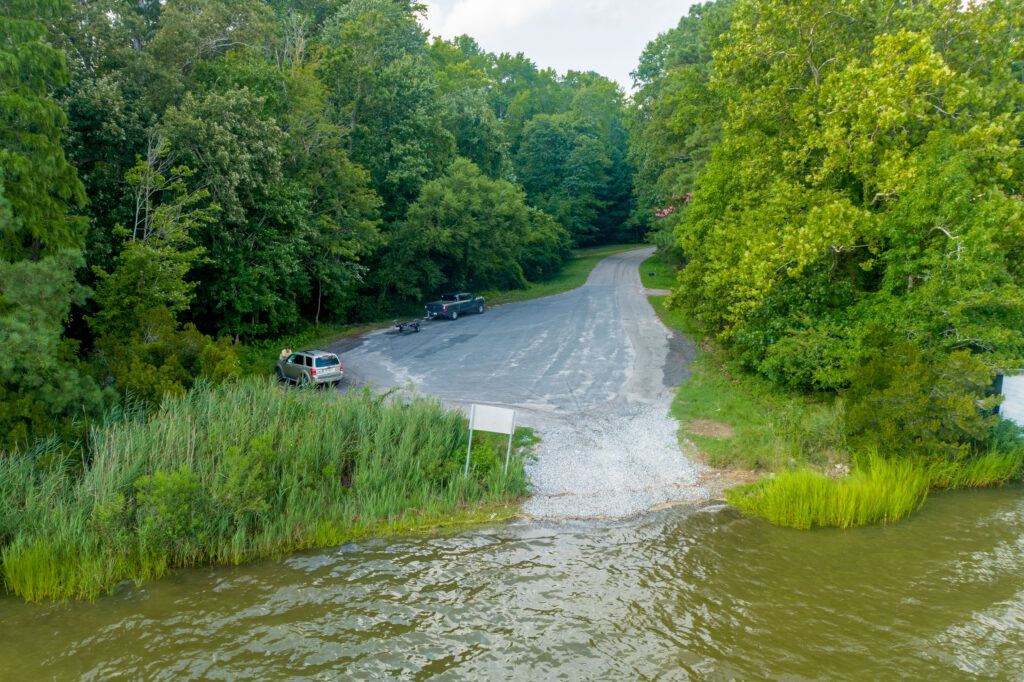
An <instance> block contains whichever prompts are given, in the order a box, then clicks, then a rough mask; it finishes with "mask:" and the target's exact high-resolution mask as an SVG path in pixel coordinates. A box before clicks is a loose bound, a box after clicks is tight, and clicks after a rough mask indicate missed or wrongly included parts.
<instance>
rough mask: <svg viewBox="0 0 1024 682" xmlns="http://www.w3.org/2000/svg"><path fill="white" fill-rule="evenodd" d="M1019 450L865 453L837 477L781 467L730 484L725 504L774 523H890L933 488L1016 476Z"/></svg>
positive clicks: (1021, 462) (1023, 458) (1021, 461)
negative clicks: (930, 457)
mask: <svg viewBox="0 0 1024 682" xmlns="http://www.w3.org/2000/svg"><path fill="white" fill-rule="evenodd" d="M1022 466H1024V450H1018V451H1016V452H998V451H993V452H989V453H985V454H983V455H980V456H978V457H976V458H972V459H969V460H963V461H958V462H929V461H927V460H922V459H909V458H908V459H884V458H882V457H879V456H877V455H874V454H872V455H869V456H868V457H867V458H865V459H864V461H859V462H858V466H857V467H856V468H855V469H854V470H853V472H852V473H851V474H850V475H849V476H847V477H845V478H839V479H833V478H830V477H828V476H826V475H824V474H822V473H820V472H818V471H814V470H811V469H800V470H794V471H784V472H782V473H779V474H777V475H776V476H774V477H773V478H767V479H764V480H761V481H758V482H757V483H754V484H752V485H749V486H743V487H739V488H733V489H732V490H729V491H728V493H727V496H726V499H727V501H728V502H729V504H731V505H733V506H735V507H738V508H739V509H741V510H743V511H744V512H746V513H748V514H755V515H757V516H761V517H764V518H765V519H768V520H769V521H770V522H772V523H774V524H775V525H777V526H788V527H791V528H801V529H808V528H812V527H814V526H819V527H838V528H852V527H855V526H867V525H871V524H876V523H892V522H894V521H898V520H900V519H902V518H903V517H905V516H907V515H908V514H910V513H911V512H913V511H915V510H916V509H918V508H919V507H920V506H921V505H922V504H924V501H925V498H926V497H927V496H928V493H929V492H930V491H932V490H936V489H950V490H953V489H957V488H981V487H988V486H997V485H1002V484H1004V483H1006V482H1008V481H1010V480H1012V479H1016V478H1019V477H1020V475H1021V472H1022Z"/></svg>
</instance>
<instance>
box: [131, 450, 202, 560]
mask: <svg viewBox="0 0 1024 682" xmlns="http://www.w3.org/2000/svg"><path fill="white" fill-rule="evenodd" d="M135 489H136V491H137V493H138V494H137V497H136V513H137V522H138V529H139V539H140V540H141V543H142V546H143V547H144V548H145V550H146V551H147V552H148V553H151V554H154V555H165V556H168V557H170V558H171V559H172V563H174V562H175V561H176V560H178V559H180V558H182V557H185V556H188V555H189V554H191V553H192V552H194V551H195V549H196V548H198V547H201V546H202V545H203V544H205V541H206V539H207V528H208V526H209V524H208V521H209V516H210V514H209V508H210V505H209V498H208V497H207V495H206V494H205V490H203V483H202V481H201V480H200V478H199V475H198V474H196V473H195V472H194V471H189V470H187V469H186V468H184V467H182V468H180V469H178V470H177V471H157V472H155V473H154V474H152V475H151V476H145V477H143V478H140V479H139V480H137V481H136V482H135Z"/></svg>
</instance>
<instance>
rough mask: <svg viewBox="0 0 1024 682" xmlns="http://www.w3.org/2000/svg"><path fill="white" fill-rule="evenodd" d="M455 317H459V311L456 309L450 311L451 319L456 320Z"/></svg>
mask: <svg viewBox="0 0 1024 682" xmlns="http://www.w3.org/2000/svg"><path fill="white" fill-rule="evenodd" d="M457 319H459V311H458V310H453V311H452V320H457Z"/></svg>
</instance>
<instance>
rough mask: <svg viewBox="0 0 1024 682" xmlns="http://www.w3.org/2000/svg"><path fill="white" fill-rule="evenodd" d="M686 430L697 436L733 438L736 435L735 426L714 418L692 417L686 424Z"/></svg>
mask: <svg viewBox="0 0 1024 682" xmlns="http://www.w3.org/2000/svg"><path fill="white" fill-rule="evenodd" d="M686 430H687V431H689V432H690V433H692V434H693V435H695V436H706V437H708V438H732V437H733V436H735V435H736V430H735V429H734V428H732V427H731V426H729V425H728V424H723V423H722V422H716V421H715V420H713V419H691V420H690V421H689V423H688V424H687V425H686Z"/></svg>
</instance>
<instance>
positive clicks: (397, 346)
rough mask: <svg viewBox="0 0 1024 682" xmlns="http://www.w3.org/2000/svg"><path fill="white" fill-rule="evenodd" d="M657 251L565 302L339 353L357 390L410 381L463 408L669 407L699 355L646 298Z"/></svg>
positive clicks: (596, 278) (520, 306) (613, 259)
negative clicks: (649, 262)
mask: <svg viewBox="0 0 1024 682" xmlns="http://www.w3.org/2000/svg"><path fill="white" fill-rule="evenodd" d="M651 253H652V249H642V250H639V251H630V252H627V253H622V254H617V255H614V256H610V257H609V258H606V259H605V260H603V261H601V262H600V263H599V264H598V265H597V267H595V268H594V271H593V272H592V273H591V275H590V278H589V279H588V280H587V283H586V284H585V285H584V286H582V287H580V288H579V289H575V290H573V291H570V292H567V293H564V294H559V295H557V296H550V297H548V298H542V299H536V300H533V301H526V302H523V303H513V304H508V305H502V306H497V307H494V308H489V309H488V310H487V312H485V313H484V314H482V315H465V316H460V317H459V319H458V320H455V321H454V322H452V321H449V320H436V321H432V322H426V323H425V324H424V325H423V327H422V328H421V331H420V332H419V333H408V332H407V333H403V334H396V333H393V332H392V331H391V330H383V331H378V332H373V333H371V334H368V335H367V336H365V337H363V338H362V339H360V340H358V341H357V342H356V344H357V345H356V347H354V348H353V347H352V345H353V343H352V342H351V341H343V342H341V343H339V344H337V345H335V346H333V347H332V350H335V351H336V352H338V353H339V355H340V356H341V359H342V364H343V365H344V367H345V373H346V375H347V376H349V377H350V378H351V380H353V381H355V382H357V383H366V382H372V383H374V384H377V385H378V386H388V387H390V386H395V385H400V384H403V383H406V382H410V381H411V382H412V384H413V385H414V387H415V389H416V390H418V391H420V392H422V393H429V394H432V395H437V396H440V397H442V398H444V399H445V400H448V401H451V402H457V403H466V404H468V403H472V402H486V403H489V404H499V405H508V406H514V407H519V408H526V409H528V410H531V411H543V412H550V411H556V412H559V413H571V412H583V411H586V410H588V409H590V408H593V407H596V406H601V405H606V404H608V403H609V402H613V401H616V400H636V401H640V402H647V403H657V404H667V402H666V401H668V400H670V399H671V396H670V393H669V388H672V387H674V386H677V385H678V384H679V382H680V381H681V380H682V378H683V376H684V375H683V374H682V373H683V372H685V364H686V363H687V362H689V361H691V360H692V359H693V356H694V351H693V347H692V344H689V342H688V341H687V340H686V339H685V338H683V337H681V336H680V335H678V334H675V333H674V332H672V331H670V330H668V329H666V328H665V327H664V326H663V325H662V324H661V323H660V322H659V321H658V319H657V317H656V316H655V315H654V313H653V311H652V310H651V308H650V305H649V304H648V302H647V300H646V297H645V295H644V289H643V287H642V286H641V284H640V278H639V276H638V274H637V267H638V266H639V264H640V263H641V262H642V261H643V260H644V259H645V258H647V257H648V256H650V254H651Z"/></svg>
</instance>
